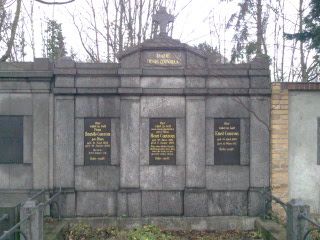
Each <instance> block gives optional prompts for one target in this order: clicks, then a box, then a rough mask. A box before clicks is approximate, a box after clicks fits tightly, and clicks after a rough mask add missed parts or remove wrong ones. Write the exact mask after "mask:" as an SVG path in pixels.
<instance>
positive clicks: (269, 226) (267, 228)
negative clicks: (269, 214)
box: [255, 219, 286, 240]
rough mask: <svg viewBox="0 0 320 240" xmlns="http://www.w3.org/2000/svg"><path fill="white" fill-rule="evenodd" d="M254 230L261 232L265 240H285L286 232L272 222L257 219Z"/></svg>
mask: <svg viewBox="0 0 320 240" xmlns="http://www.w3.org/2000/svg"><path fill="white" fill-rule="evenodd" d="M255 227H256V230H257V231H259V232H261V233H262V234H263V236H265V237H266V239H267V240H285V239H286V230H285V228H284V227H282V226H280V225H279V224H278V223H276V222H274V221H272V220H264V219H257V221H256V223H255Z"/></svg>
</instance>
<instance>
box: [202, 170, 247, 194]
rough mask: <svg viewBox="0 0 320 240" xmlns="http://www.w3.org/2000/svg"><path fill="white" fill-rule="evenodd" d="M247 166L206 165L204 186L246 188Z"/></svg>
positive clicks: (209, 187) (212, 188) (211, 187)
mask: <svg viewBox="0 0 320 240" xmlns="http://www.w3.org/2000/svg"><path fill="white" fill-rule="evenodd" d="M249 175H250V174H249V167H248V166H207V167H206V187H207V189H209V190H248V189H249Z"/></svg>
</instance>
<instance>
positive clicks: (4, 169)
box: [0, 164, 10, 189]
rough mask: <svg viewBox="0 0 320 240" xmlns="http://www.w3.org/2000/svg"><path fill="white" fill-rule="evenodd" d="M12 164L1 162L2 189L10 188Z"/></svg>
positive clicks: (0, 183)
mask: <svg viewBox="0 0 320 240" xmlns="http://www.w3.org/2000/svg"><path fill="white" fill-rule="evenodd" d="M9 179H10V165H9V164H1V165H0V189H9V188H10V181H9Z"/></svg>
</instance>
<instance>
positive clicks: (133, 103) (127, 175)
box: [120, 96, 140, 188]
mask: <svg viewBox="0 0 320 240" xmlns="http://www.w3.org/2000/svg"><path fill="white" fill-rule="evenodd" d="M120 119H121V123H120V124H121V150H120V151H121V153H120V187H121V188H139V185H140V177H139V174H140V173H139V172H140V166H139V164H140V157H139V154H140V139H139V136H140V97H136V96H124V97H121V118H120Z"/></svg>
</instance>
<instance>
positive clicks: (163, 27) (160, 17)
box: [152, 7, 174, 36]
mask: <svg viewBox="0 0 320 240" xmlns="http://www.w3.org/2000/svg"><path fill="white" fill-rule="evenodd" d="M152 21H153V22H156V23H158V24H159V25H160V34H159V35H164V36H167V35H168V33H167V26H168V24H169V23H171V22H173V21H174V16H173V15H171V14H168V13H167V10H166V7H160V8H159V10H158V11H157V13H156V14H153V15H152Z"/></svg>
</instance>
